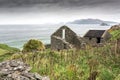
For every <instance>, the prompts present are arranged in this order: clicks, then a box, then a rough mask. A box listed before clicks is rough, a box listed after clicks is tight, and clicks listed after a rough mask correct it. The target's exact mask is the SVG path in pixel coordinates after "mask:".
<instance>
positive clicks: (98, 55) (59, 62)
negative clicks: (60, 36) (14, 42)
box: [11, 44, 120, 80]
mask: <svg viewBox="0 0 120 80" xmlns="http://www.w3.org/2000/svg"><path fill="white" fill-rule="evenodd" d="M112 47H113V46H111V45H110V44H107V45H105V46H104V47H100V48H90V49H86V50H79V51H76V50H64V51H60V52H57V51H51V50H46V51H41V52H36V53H32V52H31V53H28V54H24V55H23V54H14V55H13V56H12V57H11V59H18V58H20V59H22V60H23V61H24V62H26V63H28V64H30V66H32V67H33V69H32V72H38V73H39V74H41V75H48V76H49V77H50V79H51V80H87V79H88V78H89V76H90V74H91V73H93V72H95V71H96V72H98V75H97V80H115V78H117V77H118V76H119V74H120V68H119V66H120V55H119V56H118V55H117V56H116V55H115V52H114V50H113V49H112ZM119 79H120V78H119Z"/></svg>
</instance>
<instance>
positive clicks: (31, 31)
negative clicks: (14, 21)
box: [0, 24, 111, 49]
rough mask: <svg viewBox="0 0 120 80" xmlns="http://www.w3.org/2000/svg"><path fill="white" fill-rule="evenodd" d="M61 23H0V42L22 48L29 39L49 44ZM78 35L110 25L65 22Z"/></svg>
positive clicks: (106, 27) (107, 27)
mask: <svg viewBox="0 0 120 80" xmlns="http://www.w3.org/2000/svg"><path fill="white" fill-rule="evenodd" d="M62 25H63V24H47V25H42V24H40V25H0V43H4V44H8V45H9V46H12V47H16V48H19V49H22V47H23V45H24V43H25V42H27V41H28V40H29V39H39V40H41V41H42V42H43V43H44V44H50V36H51V34H52V33H54V32H55V31H56V30H57V29H58V28H59V27H61V26H62ZM66 25H67V26H69V27H70V28H71V29H72V30H73V31H74V32H76V33H77V34H78V35H79V36H83V35H84V34H85V33H86V32H87V31H88V30H90V29H95V30H107V29H109V28H110V27H111V26H100V25H99V24H66Z"/></svg>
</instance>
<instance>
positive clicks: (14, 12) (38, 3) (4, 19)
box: [0, 0, 120, 24]
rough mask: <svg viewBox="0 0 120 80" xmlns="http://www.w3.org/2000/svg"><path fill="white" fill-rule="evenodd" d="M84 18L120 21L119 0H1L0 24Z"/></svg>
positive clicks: (65, 20)
mask: <svg viewBox="0 0 120 80" xmlns="http://www.w3.org/2000/svg"><path fill="white" fill-rule="evenodd" d="M86 18H98V19H102V20H109V21H117V22H120V0H0V24H46V23H60V22H68V21H73V20H76V19H86Z"/></svg>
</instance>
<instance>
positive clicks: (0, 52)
mask: <svg viewBox="0 0 120 80" xmlns="http://www.w3.org/2000/svg"><path fill="white" fill-rule="evenodd" d="M16 52H19V49H17V48H13V47H10V46H8V45H6V44H0V62H1V61H3V60H6V59H7V58H9V57H11V56H12V55H13V54H14V53H16Z"/></svg>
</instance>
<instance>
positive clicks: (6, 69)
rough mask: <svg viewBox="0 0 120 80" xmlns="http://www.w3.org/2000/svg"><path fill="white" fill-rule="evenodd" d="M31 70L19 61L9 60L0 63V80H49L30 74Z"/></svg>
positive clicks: (36, 74)
mask: <svg viewBox="0 0 120 80" xmlns="http://www.w3.org/2000/svg"><path fill="white" fill-rule="evenodd" d="M31 69H32V68H31V67H30V66H29V65H28V64H25V63H23V62H22V61H20V60H10V61H4V62H2V63H0V80H50V79H49V77H42V76H40V75H39V74H38V73H30V72H29V71H30V70H31Z"/></svg>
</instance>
